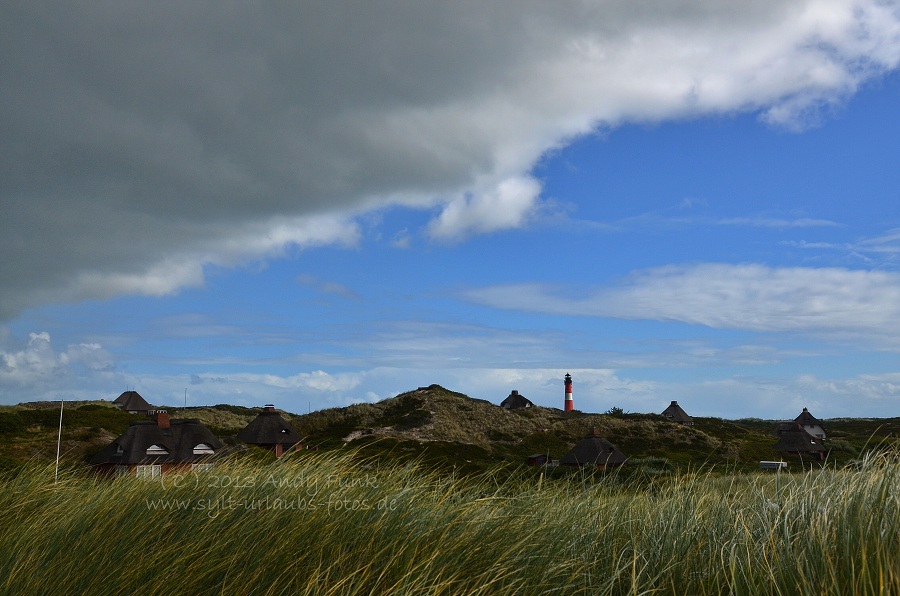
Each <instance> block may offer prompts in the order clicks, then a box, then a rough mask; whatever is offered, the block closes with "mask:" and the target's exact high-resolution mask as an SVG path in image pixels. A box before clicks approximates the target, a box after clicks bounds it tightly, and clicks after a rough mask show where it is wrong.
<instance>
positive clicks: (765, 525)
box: [0, 453, 900, 595]
mask: <svg viewBox="0 0 900 596" xmlns="http://www.w3.org/2000/svg"><path fill="white" fill-rule="evenodd" d="M504 474H505V475H504V476H501V475H500V474H499V473H497V474H487V475H484V476H482V477H479V478H476V479H472V478H454V477H452V476H438V475H435V474H432V473H427V472H424V471H422V470H420V469H418V468H416V467H415V466H413V465H408V466H402V467H379V466H378V465H376V464H375V463H374V462H369V463H366V462H363V463H360V461H359V459H358V458H354V457H352V456H351V455H337V454H335V453H318V454H300V455H298V456H296V457H293V458H287V459H285V460H282V461H279V462H276V463H274V464H270V465H260V464H259V463H255V464H252V463H248V462H243V463H242V462H240V461H232V462H230V463H225V464H220V465H219V466H218V467H217V468H216V469H215V470H213V471H211V472H208V473H201V474H197V475H194V474H190V473H188V474H186V475H182V476H168V477H165V478H163V479H156V480H152V481H149V480H143V479H135V478H118V479H114V480H112V479H100V478H94V477H90V476H85V475H83V474H82V473H80V472H78V471H75V470H69V471H67V472H66V473H65V474H62V475H61V477H60V481H59V482H58V483H53V473H52V468H49V469H48V468H41V467H32V468H30V469H27V470H25V471H23V472H21V473H20V474H18V475H17V476H14V477H9V478H6V479H4V480H2V482H0V511H2V512H3V515H2V518H0V593H32V594H52V593H93V594H118V593H126V592H127V593H134V592H138V593H147V594H172V593H190V594H325V595H329V594H386V593H403V594H463V593H465V594H543V593H550V594H555V593H559V594H728V593H732V594H748V595H749V594H753V595H756V594H892V593H893V594H896V593H900V500H898V496H897V494H898V489H900V464H898V463H897V462H896V460H893V459H891V458H888V457H881V458H879V459H870V460H868V461H866V462H865V463H864V465H863V466H862V468H861V469H859V470H852V471H850V470H840V471H838V470H821V471H815V472H809V473H803V474H796V475H783V476H782V477H781V481H780V486H776V481H775V480H776V479H775V477H774V475H762V474H760V475H736V476H729V477H713V476H710V475H704V474H690V475H681V476H678V477H676V478H674V479H663V480H658V481H657V480H654V481H653V482H652V483H651V484H649V485H648V486H642V487H638V486H636V485H633V486H629V485H624V486H623V485H622V483H621V482H616V481H615V479H614V478H610V479H607V480H603V479H602V478H601V479H599V480H598V479H597V478H593V477H589V476H586V477H584V478H583V479H581V480H579V478H578V477H577V476H576V477H569V478H565V479H552V480H549V479H545V478H537V477H534V476H531V475H527V474H522V475H515V474H513V475H512V476H510V475H509V473H504Z"/></svg>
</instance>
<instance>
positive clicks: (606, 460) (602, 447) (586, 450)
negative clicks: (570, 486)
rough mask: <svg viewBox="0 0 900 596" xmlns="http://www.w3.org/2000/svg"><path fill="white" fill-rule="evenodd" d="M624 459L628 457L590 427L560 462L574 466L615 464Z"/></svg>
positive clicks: (622, 461) (620, 462) (621, 462)
mask: <svg viewBox="0 0 900 596" xmlns="http://www.w3.org/2000/svg"><path fill="white" fill-rule="evenodd" d="M626 459H628V458H627V457H625V455H624V454H623V453H622V452H621V451H619V449H618V448H617V447H616V446H615V445H613V444H612V443H610V442H609V441H607V440H606V439H604V438H602V437H601V436H600V434H599V433H598V432H597V429H591V432H590V433H589V434H588V435H587V436H586V437H585V438H583V439H581V440H580V441H578V442H577V443H575V446H574V447H573V448H572V450H571V451H569V452H568V453H567V454H565V455H564V456H563V458H562V459H561V460H560V463H561V464H563V465H576V466H585V465H590V464H594V465H606V466H617V465H621V464H623V463H625V460H626Z"/></svg>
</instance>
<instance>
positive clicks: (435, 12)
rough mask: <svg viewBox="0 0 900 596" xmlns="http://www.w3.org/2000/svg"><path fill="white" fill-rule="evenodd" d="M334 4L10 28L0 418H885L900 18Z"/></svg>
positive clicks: (895, 12)
mask: <svg viewBox="0 0 900 596" xmlns="http://www.w3.org/2000/svg"><path fill="white" fill-rule="evenodd" d="M647 4H648V6H650V5H653V4H654V3H653V2H648V3H647ZM335 6H336V7H328V8H322V7H315V6H313V5H311V4H307V3H299V4H297V5H296V6H295V7H293V8H290V9H284V8H281V7H279V6H278V5H265V4H264V5H260V6H257V7H255V8H254V9H252V10H250V9H243V8H230V9H227V10H216V11H215V16H212V17H211V16H210V11H209V10H207V9H209V8H210V7H206V9H204V7H203V5H202V3H197V4H192V5H190V6H185V7H179V8H177V9H172V8H171V7H168V8H163V7H159V8H157V7H145V8H140V9H136V10H133V11H128V10H124V9H112V10H107V9H104V10H103V11H102V12H98V13H96V14H95V13H94V12H93V9H92V8H91V7H90V6H86V7H66V8H60V10H58V11H54V12H53V13H48V12H46V11H42V10H40V9H39V8H35V7H33V6H32V5H30V4H23V5H16V4H12V5H10V6H9V7H8V8H9V10H8V11H5V12H7V14H9V15H10V17H9V19H6V21H7V22H6V23H4V24H3V25H2V28H3V29H2V30H0V50H2V55H4V56H6V57H8V58H7V59H5V60H4V63H3V64H0V75H2V76H3V79H4V80H6V81H11V82H14V83H15V84H8V85H4V86H3V87H4V88H3V89H2V90H0V126H2V128H0V130H3V131H4V134H3V135H0V136H2V140H0V151H2V153H0V155H3V159H2V160H0V168H2V171H0V199H2V211H3V214H4V217H3V218H2V220H3V222H2V223H0V227H2V230H0V249H2V250H3V252H4V255H5V259H4V260H3V263H2V264H0V279H2V282H0V307H2V308H0V403H18V402H22V401H35V400H58V399H114V398H115V397H116V396H117V395H118V394H119V393H121V392H122V391H124V390H126V389H132V388H133V389H136V390H137V391H139V392H140V393H141V394H142V395H144V397H146V398H147V399H148V400H149V401H151V402H152V403H156V404H168V405H180V404H182V403H183V402H184V400H185V396H186V397H187V402H188V404H189V405H199V404H215V403H232V404H240V405H246V406H257V405H261V404H264V403H275V404H276V405H278V406H279V407H281V408H284V409H286V410H288V411H293V412H305V411H307V410H308V409H319V408H325V407H332V406H343V405H348V404H351V403H356V402H362V401H377V400H380V399H384V398H387V397H392V396H393V395H396V394H397V393H400V392H403V391H407V390H411V389H415V388H416V387H419V386H424V385H429V384H432V383H438V384H441V385H443V386H445V387H447V388H449V389H453V390H456V391H461V392H464V393H466V394H468V395H470V396H472V397H477V398H482V399H487V400H490V401H493V402H495V403H499V402H500V401H501V400H502V399H503V398H504V397H506V395H508V394H509V392H510V391H511V390H512V389H517V390H519V391H520V392H521V393H522V394H524V395H526V396H527V397H529V398H530V399H532V401H534V402H535V403H538V404H539V405H545V406H554V407H562V400H563V382H562V379H563V375H564V374H565V373H566V372H570V373H571V374H572V376H573V378H574V397H575V404H576V407H577V408H579V409H582V410H585V411H591V412H602V411H605V410H607V409H609V408H610V407H613V406H617V407H622V408H624V409H625V410H626V411H634V412H661V411H662V410H663V409H664V408H665V407H666V405H668V403H669V401H671V400H678V401H679V403H680V404H682V405H683V406H684V407H685V409H686V410H687V411H688V412H689V413H691V414H694V415H698V416H721V417H726V418H740V417H751V416H752V417H763V418H792V417H794V416H796V414H797V413H799V411H800V409H801V408H802V407H804V406H808V407H809V408H810V409H811V411H812V412H813V413H814V414H815V415H816V416H818V417H823V418H831V417H841V416H900V358H898V352H900V339H898V338H900V262H898V253H900V207H898V206H900V168H898V167H897V165H896V156H897V155H898V154H900V151H898V149H900V106H898V98H900V73H898V72H897V67H898V65H900V8H898V6H897V4H896V3H892V2H886V3H885V2H868V1H858V2H844V1H839V0H809V1H803V2H801V1H797V2H760V3H755V4H754V5H753V6H745V5H744V3H739V2H734V3H731V2H709V3H706V2H701V1H697V2H690V3H687V2H685V3H669V2H660V3H657V6H656V7H655V8H654V9H653V10H638V9H637V8H636V7H635V6H634V5H633V4H631V3H619V2H596V3H572V4H563V5H562V7H561V8H556V9H554V10H553V11H550V10H549V9H548V8H547V7H545V6H544V5H543V4H541V3H533V4H532V3H528V2H525V3H515V4H514V5H512V4H511V5H507V4H506V3H503V2H496V3H491V4H487V5H478V6H475V7H469V6H456V7H454V8H448V7H447V6H445V5H442V4H434V5H432V4H429V3H416V4H415V5H409V4H405V3H385V4H383V5H381V6H379V7H378V9H377V10H376V9H374V8H371V9H369V11H368V12H367V13H366V14H361V13H362V12H365V11H359V10H354V9H352V7H349V6H344V5H335ZM107 8H108V7H107ZM645 8H646V7H645ZM72 23H75V25H74V26H70V25H71V24H72Z"/></svg>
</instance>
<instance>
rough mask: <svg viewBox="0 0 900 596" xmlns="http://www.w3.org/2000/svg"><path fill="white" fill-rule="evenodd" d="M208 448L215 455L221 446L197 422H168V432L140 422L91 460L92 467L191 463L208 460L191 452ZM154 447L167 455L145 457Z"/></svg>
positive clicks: (144, 421)
mask: <svg viewBox="0 0 900 596" xmlns="http://www.w3.org/2000/svg"><path fill="white" fill-rule="evenodd" d="M201 443H202V444H204V445H208V446H209V447H211V448H212V449H213V451H217V450H219V449H221V448H222V442H221V441H220V440H219V439H217V438H216V436H215V435H213V434H212V432H210V430H209V429H208V428H206V427H205V426H203V423H201V422H200V421H199V420H194V419H186V420H170V421H169V427H168V428H160V426H159V425H158V424H157V423H156V422H155V421H150V420H140V421H137V422H132V423H131V426H129V427H128V429H127V430H126V431H125V432H124V433H122V435H121V436H119V437H118V438H117V439H116V440H115V441H113V442H112V443H110V444H109V445H107V446H106V447H105V448H104V449H103V451H101V452H100V453H98V454H97V455H95V456H94V457H92V458H91V463H92V464H95V465H97V464H120V465H129V464H164V463H190V462H195V461H199V460H201V459H203V458H204V457H208V455H206V456H204V455H195V454H194V448H195V447H197V445H200V444H201ZM152 445H157V446H159V447H162V448H163V449H165V450H166V451H168V453H167V454H165V455H147V449H148V448H150V447H151V446H152Z"/></svg>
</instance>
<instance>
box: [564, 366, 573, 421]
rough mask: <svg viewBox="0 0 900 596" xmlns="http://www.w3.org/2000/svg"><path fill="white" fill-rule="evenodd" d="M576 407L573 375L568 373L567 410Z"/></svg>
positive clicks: (569, 410)
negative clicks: (573, 399)
mask: <svg viewBox="0 0 900 596" xmlns="http://www.w3.org/2000/svg"><path fill="white" fill-rule="evenodd" d="M574 409H575V402H574V401H572V375H570V374H569V373H566V405H565V410H566V412H571V411H572V410H574Z"/></svg>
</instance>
